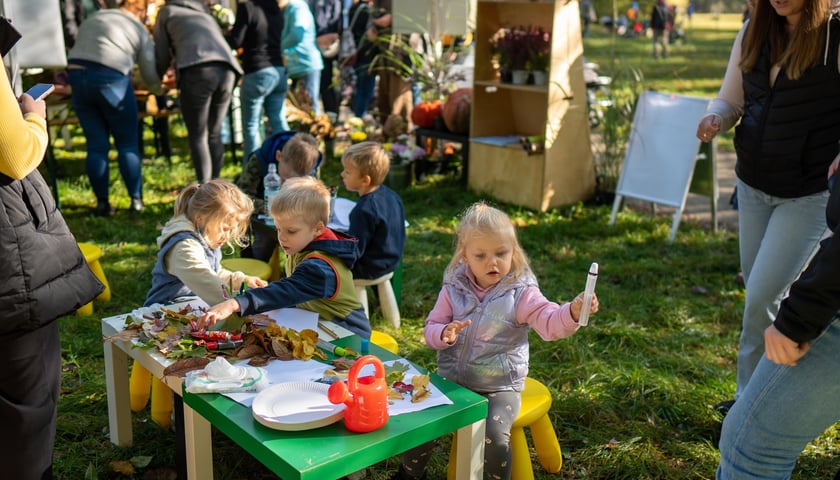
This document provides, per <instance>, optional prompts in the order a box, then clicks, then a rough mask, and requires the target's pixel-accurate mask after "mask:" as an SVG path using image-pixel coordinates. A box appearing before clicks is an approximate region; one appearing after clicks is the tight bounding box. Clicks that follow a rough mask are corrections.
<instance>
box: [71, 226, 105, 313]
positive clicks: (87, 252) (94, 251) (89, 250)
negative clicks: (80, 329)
mask: <svg viewBox="0 0 840 480" xmlns="http://www.w3.org/2000/svg"><path fill="white" fill-rule="evenodd" d="M79 250H81V251H82V255H84V256H85V261H86V262H87V264H88V267H90V271H91V272H93V274H94V275H95V276H96V278H98V279H99V281H100V282H102V284H103V285H105V290H102V293H100V294H99V295H98V296H97V297H96V298H95V300H98V301H100V302H107V301H108V300H111V286H110V285H109V284H108V279H107V278H106V277H105V271H104V270H102V265H101V264H100V263H99V259H100V258H102V249H101V248H99V247H97V246H96V245H94V244H92V243H81V242H80V243H79ZM76 315H79V316H82V317H88V316H91V315H93V302H89V303H87V304H85V305H82V306H81V307H79V309H78V310H76Z"/></svg>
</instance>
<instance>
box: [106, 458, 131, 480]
mask: <svg viewBox="0 0 840 480" xmlns="http://www.w3.org/2000/svg"><path fill="white" fill-rule="evenodd" d="M108 467H109V468H110V469H111V472H113V473H119V474H120V475H126V476H129V477H130V476H132V475H134V472H135V470H134V465H132V464H131V462H129V461H126V460H115V461H113V462H111V463H109V464H108Z"/></svg>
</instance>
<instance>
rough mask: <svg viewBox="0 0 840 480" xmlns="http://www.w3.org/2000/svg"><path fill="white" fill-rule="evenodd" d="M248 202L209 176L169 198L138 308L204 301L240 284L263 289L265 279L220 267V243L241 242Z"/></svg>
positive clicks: (216, 299)
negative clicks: (171, 207) (171, 210)
mask: <svg viewBox="0 0 840 480" xmlns="http://www.w3.org/2000/svg"><path fill="white" fill-rule="evenodd" d="M253 210H254V204H253V203H252V202H251V200H250V199H248V197H247V196H245V194H244V193H242V191H240V190H239V189H238V188H236V185H234V184H232V183H230V182H229V181H227V180H222V179H214V180H210V181H209V182H207V183H205V184H194V185H190V186H188V187H186V188H184V189H183V190H181V193H180V194H179V195H178V199H177V200H175V215H174V216H173V217H172V218H171V219H170V220H169V221H168V222H166V225H164V226H163V230H162V231H161V233H160V236H159V237H158V238H157V245H158V248H159V249H160V250H159V251H158V256H157V262H156V263H155V266H154V268H153V269H152V287H151V288H150V289H149V292H148V294H147V295H146V302H145V303H144V304H143V305H144V306H148V305H151V304H153V303H160V304H167V303H172V302H174V301H175V300H176V299H177V298H179V297H186V296H192V295H197V296H198V297H199V298H201V299H202V300H204V301H205V302H207V303H208V304H210V305H213V304H215V303H218V302H221V301H222V300H224V299H225V296H224V292H225V291H226V289H227V290H238V289H239V288H240V287H241V286H242V285H247V286H249V287H264V286H265V285H267V283H266V282H265V280H262V279H261V278H259V277H253V276H250V275H245V274H244V273H242V272H231V271H230V270H226V269H225V268H223V267H222V266H221V260H222V252H221V247H222V245H229V244H236V245H239V246H243V245H245V241H246V235H245V233H246V231H247V229H248V220H249V219H250V217H251V213H252V212H253Z"/></svg>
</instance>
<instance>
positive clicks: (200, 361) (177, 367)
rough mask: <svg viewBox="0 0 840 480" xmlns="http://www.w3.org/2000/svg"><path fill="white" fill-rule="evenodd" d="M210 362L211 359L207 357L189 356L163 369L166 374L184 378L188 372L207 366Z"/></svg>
mask: <svg viewBox="0 0 840 480" xmlns="http://www.w3.org/2000/svg"><path fill="white" fill-rule="evenodd" d="M208 363H210V359H208V358H207V357H189V358H185V359H183V360H178V361H177V362H175V363H173V364H172V365H170V366H168V367H166V368H165V369H163V374H164V375H166V376H169V375H174V376H176V377H181V378H183V377H185V376H186V375H187V372H191V371H193V370H200V369H202V368H204V367H205V366H207V364H208Z"/></svg>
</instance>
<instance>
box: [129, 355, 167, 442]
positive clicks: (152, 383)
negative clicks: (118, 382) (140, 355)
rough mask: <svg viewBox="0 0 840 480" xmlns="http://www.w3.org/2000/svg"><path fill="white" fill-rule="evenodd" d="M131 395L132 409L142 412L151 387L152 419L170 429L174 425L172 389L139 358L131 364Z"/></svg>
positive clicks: (147, 401)
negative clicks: (141, 362)
mask: <svg viewBox="0 0 840 480" xmlns="http://www.w3.org/2000/svg"><path fill="white" fill-rule="evenodd" d="M128 383H129V394H130V395H129V397H130V399H131V410H132V411H134V412H140V411H142V410H143V409H144V408H146V404H148V403H149V391H150V388H151V397H152V407H151V417H152V420H153V421H154V422H155V423H157V424H158V425H160V426H161V427H163V428H164V429H166V430H168V429H169V427H170V426H171V425H172V390H170V389H169V387H167V386H166V384H165V383H163V382H162V381H161V380H160V379H159V378H157V377H153V376H152V373H151V372H150V371H148V370H146V367H144V366H143V365H140V363H139V362H137V360H135V361H134V364H133V365H132V366H131V377H129V382H128Z"/></svg>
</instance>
